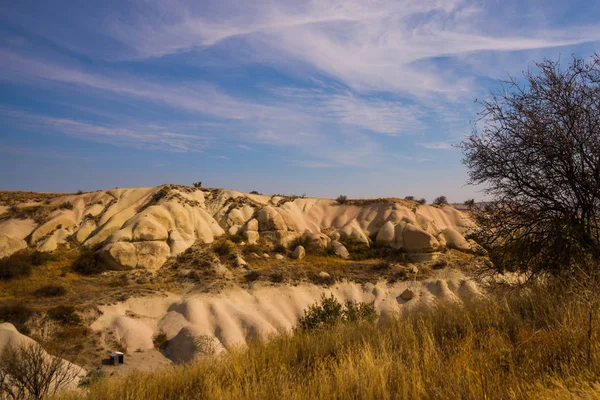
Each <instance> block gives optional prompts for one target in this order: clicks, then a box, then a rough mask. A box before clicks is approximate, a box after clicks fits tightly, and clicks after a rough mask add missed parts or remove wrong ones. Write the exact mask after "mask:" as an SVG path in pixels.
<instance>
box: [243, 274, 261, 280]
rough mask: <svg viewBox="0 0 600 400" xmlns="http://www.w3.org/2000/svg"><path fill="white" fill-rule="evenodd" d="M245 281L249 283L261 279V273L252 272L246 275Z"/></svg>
mask: <svg viewBox="0 0 600 400" xmlns="http://www.w3.org/2000/svg"><path fill="white" fill-rule="evenodd" d="M244 279H246V281H248V282H254V281H257V280H259V279H260V272H258V271H250V272H248V273H247V274H246V275H244Z"/></svg>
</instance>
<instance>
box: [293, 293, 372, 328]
mask: <svg viewBox="0 0 600 400" xmlns="http://www.w3.org/2000/svg"><path fill="white" fill-rule="evenodd" d="M376 318H377V313H376V311H375V307H374V306H373V305H372V304H367V303H354V302H352V301H347V302H346V303H345V304H344V305H342V304H341V303H340V302H339V301H337V299H336V298H335V297H334V296H333V294H332V295H331V296H330V297H326V296H325V295H322V296H321V303H320V304H319V303H315V304H313V305H312V306H310V307H309V308H308V309H307V310H305V311H304V315H303V316H302V317H300V319H299V320H298V327H297V329H299V330H302V331H311V330H315V329H321V328H326V327H331V326H333V325H337V324H341V323H353V322H359V321H367V322H374V321H375V319H376Z"/></svg>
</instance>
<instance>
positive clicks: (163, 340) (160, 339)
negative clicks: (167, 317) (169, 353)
mask: <svg viewBox="0 0 600 400" xmlns="http://www.w3.org/2000/svg"><path fill="white" fill-rule="evenodd" d="M168 342H169V341H168V340H167V334H166V333H164V332H159V333H157V334H156V335H154V337H153V338H152V343H153V344H154V348H155V349H156V350H160V349H163V348H165V346H166V345H167V343H168Z"/></svg>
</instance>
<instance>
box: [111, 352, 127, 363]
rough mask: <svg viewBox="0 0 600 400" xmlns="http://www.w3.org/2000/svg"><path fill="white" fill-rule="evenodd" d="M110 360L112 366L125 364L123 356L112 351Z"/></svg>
mask: <svg viewBox="0 0 600 400" xmlns="http://www.w3.org/2000/svg"><path fill="white" fill-rule="evenodd" d="M110 359H111V361H112V363H113V365H119V364H123V363H124V362H125V355H124V354H123V353H121V352H120V351H113V352H112V353H110Z"/></svg>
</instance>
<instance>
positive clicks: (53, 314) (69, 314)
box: [48, 305, 81, 325]
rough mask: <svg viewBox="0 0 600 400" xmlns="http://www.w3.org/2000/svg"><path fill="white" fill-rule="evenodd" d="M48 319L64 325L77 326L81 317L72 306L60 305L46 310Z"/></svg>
mask: <svg viewBox="0 0 600 400" xmlns="http://www.w3.org/2000/svg"><path fill="white" fill-rule="evenodd" d="M48 318H50V319H51V320H53V321H57V322H60V323H61V324H65V325H77V324H80V323H81V317H80V316H79V314H77V310H75V307H73V306H66V305H60V306H56V307H53V308H51V309H49V310H48Z"/></svg>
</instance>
